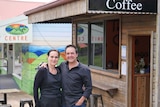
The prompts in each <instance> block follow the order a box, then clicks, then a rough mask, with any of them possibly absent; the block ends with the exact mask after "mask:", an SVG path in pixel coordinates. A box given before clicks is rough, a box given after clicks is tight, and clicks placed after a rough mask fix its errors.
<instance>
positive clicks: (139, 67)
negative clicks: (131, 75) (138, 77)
mask: <svg viewBox="0 0 160 107" xmlns="http://www.w3.org/2000/svg"><path fill="white" fill-rule="evenodd" d="M144 66H145V61H144V58H141V59H140V60H139V62H135V72H136V73H141V74H144V73H145V68H144Z"/></svg>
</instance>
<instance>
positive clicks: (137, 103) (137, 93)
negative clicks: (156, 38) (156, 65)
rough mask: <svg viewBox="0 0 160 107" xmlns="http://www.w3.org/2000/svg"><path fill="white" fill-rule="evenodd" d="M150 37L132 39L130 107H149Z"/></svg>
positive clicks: (134, 37)
mask: <svg viewBox="0 0 160 107" xmlns="http://www.w3.org/2000/svg"><path fill="white" fill-rule="evenodd" d="M149 89H150V36H133V37H132V107H149V94H150V93H149V92H150V90H149Z"/></svg>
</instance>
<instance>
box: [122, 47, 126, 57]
mask: <svg viewBox="0 0 160 107" xmlns="http://www.w3.org/2000/svg"><path fill="white" fill-rule="evenodd" d="M121 58H122V59H126V46H125V45H122V46H121Z"/></svg>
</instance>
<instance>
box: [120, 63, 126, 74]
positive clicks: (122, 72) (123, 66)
mask: <svg viewBox="0 0 160 107" xmlns="http://www.w3.org/2000/svg"><path fill="white" fill-rule="evenodd" d="M126 71H127V63H126V61H121V74H122V75H126Z"/></svg>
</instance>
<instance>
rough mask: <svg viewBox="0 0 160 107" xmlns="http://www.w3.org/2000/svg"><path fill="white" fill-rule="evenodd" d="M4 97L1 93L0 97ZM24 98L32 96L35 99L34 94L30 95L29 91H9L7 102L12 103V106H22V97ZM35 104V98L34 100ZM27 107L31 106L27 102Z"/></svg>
mask: <svg viewBox="0 0 160 107" xmlns="http://www.w3.org/2000/svg"><path fill="white" fill-rule="evenodd" d="M1 98H3V95H2V94H0V99H1ZM24 98H30V99H32V100H33V96H32V95H28V94H27V93H25V92H23V91H20V92H15V93H8V94H7V104H10V105H12V107H20V99H24ZM33 104H34V100H33ZM25 107H29V105H28V104H25Z"/></svg>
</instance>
